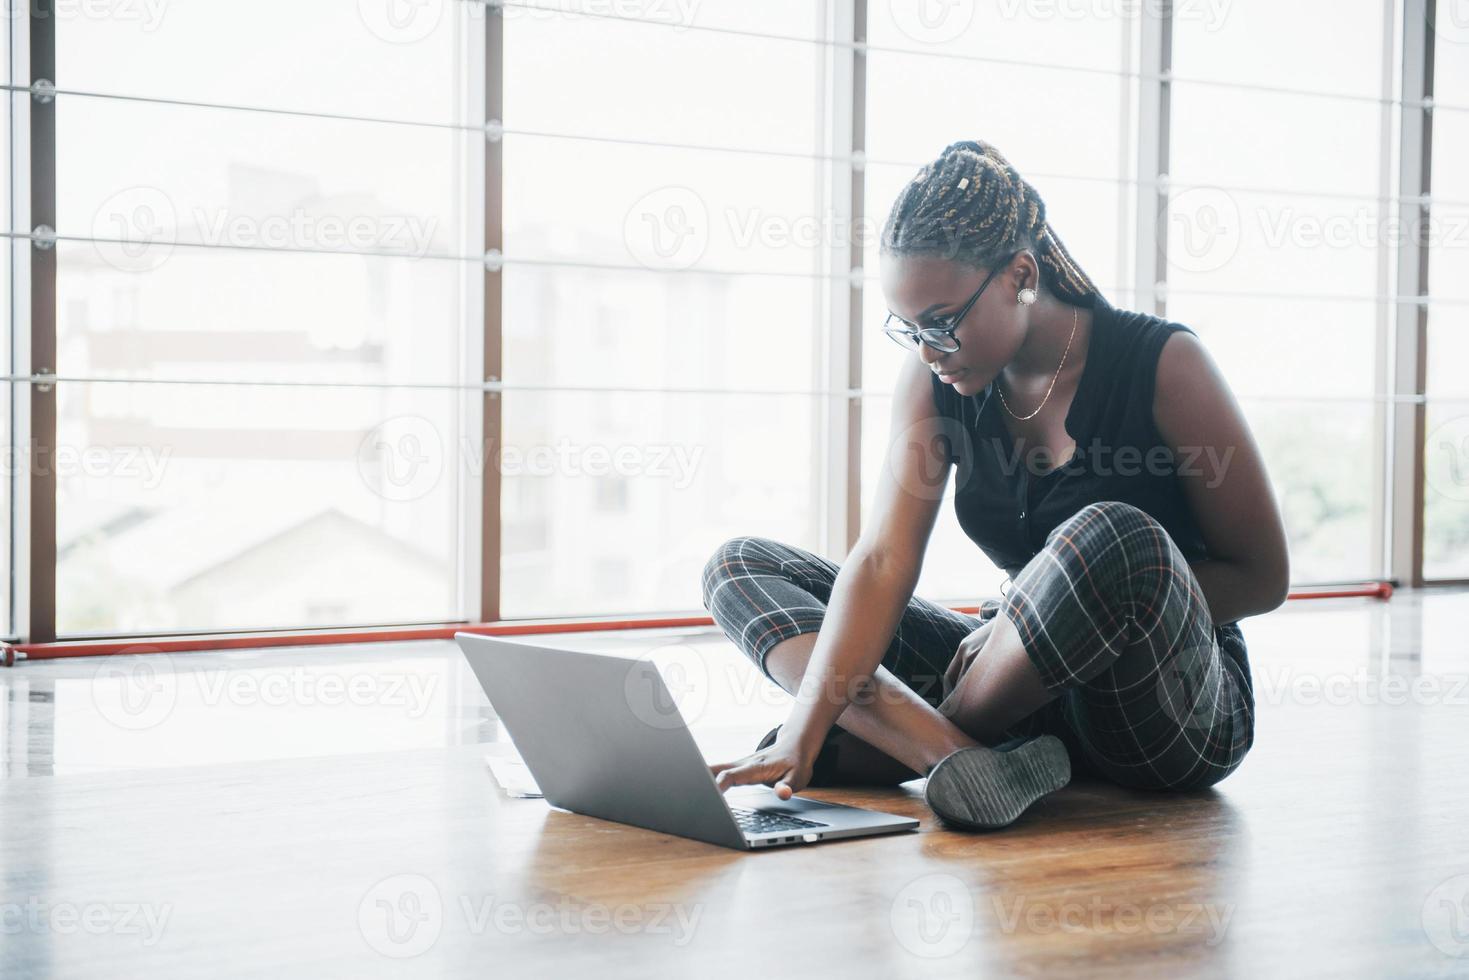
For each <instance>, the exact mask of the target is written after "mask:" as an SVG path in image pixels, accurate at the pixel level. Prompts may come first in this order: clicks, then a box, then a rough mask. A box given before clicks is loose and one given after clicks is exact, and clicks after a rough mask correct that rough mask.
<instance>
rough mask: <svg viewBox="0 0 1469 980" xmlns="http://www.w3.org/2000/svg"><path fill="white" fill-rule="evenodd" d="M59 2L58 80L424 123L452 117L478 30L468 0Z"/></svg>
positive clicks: (477, 13) (89, 88)
mask: <svg viewBox="0 0 1469 980" xmlns="http://www.w3.org/2000/svg"><path fill="white" fill-rule="evenodd" d="M58 8H59V16H58V17H57V22H56V61H57V64H58V65H64V66H65V72H64V76H63V77H64V80H65V86H64V87H65V88H68V89H74V90H78V91H85V92H102V93H109V94H125V95H138V96H146V97H149V98H162V99H185V100H191V101H201V102H219V103H227V104H236V105H249V106H263V107H269V108H283V109H301V110H309V111H316V112H338V113H347V114H352V115H365V116H374V117H378V118H391V119H414V120H422V121H431V122H448V121H450V120H451V119H452V118H453V116H454V113H455V100H454V98H453V95H452V93H454V92H455V91H456V87H457V86H459V85H462V84H463V75H464V72H465V63H464V57H465V56H464V53H463V52H462V49H461V45H462V43H463V38H464V37H466V36H467V33H468V31H470V30H472V29H477V30H479V31H480V32H483V19H482V18H483V13H482V11H483V7H482V6H481V5H480V4H478V3H458V2H428V3H393V2H390V0H363V2H361V3H293V2H291V0H263V2H257V3H252V4H249V5H248V6H245V5H235V4H221V3H218V2H217V0H168V2H166V3H159V2H153V3H142V2H139V3H129V4H112V5H108V6H104V5H100V4H85V3H67V4H58ZM101 11H105V12H106V15H105V16H98V15H97V14H98V12H101ZM14 23H20V24H21V25H22V26H23V25H24V22H23V21H19V22H14Z"/></svg>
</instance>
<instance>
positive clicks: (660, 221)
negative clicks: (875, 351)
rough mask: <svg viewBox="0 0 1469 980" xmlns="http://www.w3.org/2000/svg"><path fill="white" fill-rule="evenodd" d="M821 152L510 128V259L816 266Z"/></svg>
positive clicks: (663, 266)
mask: <svg viewBox="0 0 1469 980" xmlns="http://www.w3.org/2000/svg"><path fill="white" fill-rule="evenodd" d="M820 177H821V168H820V167H818V166H817V165H816V164H815V163H814V162H811V161H805V160H792V159H787V158H781V157H746V156H742V155H740V154H734V153H715V152H704V151H693V152H690V151H686V150H667V149H663V148H657V147H645V146H611V145H606V144H579V145H573V144H569V143H566V142H564V141H561V140H545V139H539V138H535V137H507V139H506V141H505V251H506V254H507V255H508V256H510V257H511V258H512V259H534V260H538V261H555V262H566V261H576V262H595V263H601V264H610V265H615V266H632V267H635V268H637V267H642V268H648V269H653V270H659V271H666V272H678V273H682V272H684V271H686V270H688V269H719V270H736V271H742V272H773V273H784V274H795V275H799V274H810V273H817V272H820V271H822V269H823V264H822V263H823V262H824V261H825V260H826V259H827V257H828V256H827V252H826V250H827V249H829V248H830V247H831V243H832V242H831V230H830V229H831V223H830V222H825V221H823V218H822V213H821V206H820V203H819V201H820V198H819V196H818V191H819V186H818V180H819V179H820Z"/></svg>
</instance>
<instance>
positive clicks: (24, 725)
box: [0, 589, 1469, 777]
mask: <svg viewBox="0 0 1469 980" xmlns="http://www.w3.org/2000/svg"><path fill="white" fill-rule="evenodd" d="M1466 622H1469V591H1466V590H1462V589H1457V590H1417V591H1400V592H1398V593H1397V594H1396V595H1395V596H1394V597H1393V598H1392V599H1391V600H1390V601H1387V602H1383V601H1380V600H1372V599H1330V600H1310V601H1298V602H1291V603H1287V604H1286V606H1285V607H1283V608H1282V609H1280V610H1277V611H1276V612H1273V613H1271V614H1269V615H1267V616H1263V617H1256V618H1252V619H1248V620H1245V621H1244V623H1243V624H1242V625H1243V628H1244V632H1245V637H1246V640H1247V642H1248V644H1249V649H1250V655H1251V662H1252V667H1253V670H1254V673H1255V676H1256V688H1257V699H1259V700H1261V701H1262V702H1264V703H1263V704H1262V709H1265V708H1268V707H1270V706H1271V703H1272V702H1273V703H1279V702H1295V701H1300V700H1301V699H1302V698H1303V697H1305V696H1306V694H1303V692H1306V693H1309V690H1308V689H1309V687H1310V685H1309V684H1306V683H1304V682H1308V681H1312V680H1313V679H1314V680H1315V681H1324V682H1326V686H1323V687H1318V689H1317V692H1316V693H1315V694H1314V695H1313V696H1315V697H1317V698H1318V699H1320V698H1329V697H1333V696H1336V697H1347V698H1349V699H1353V700H1355V701H1358V702H1360V701H1362V700H1363V699H1364V698H1366V697H1370V696H1372V692H1373V691H1375V690H1377V689H1378V688H1381V689H1382V690H1383V691H1386V690H1387V688H1388V687H1389V686H1390V685H1385V684H1384V682H1385V681H1388V680H1392V679H1400V680H1404V681H1412V680H1413V679H1415V678H1421V677H1423V676H1424V675H1425V674H1427V675H1435V676H1444V675H1447V676H1462V675H1464V674H1466V673H1469V641H1466V639H1465V636H1466V633H1465V630H1464V624H1465V623H1466ZM552 642H554V643H555V644H557V645H559V646H562V647H564V648H567V649H579V650H590V651H600V652H607V653H613V654H617V655H622V656H628V657H651V658H652V659H654V660H655V662H657V663H658V664H659V666H660V669H662V670H663V671H664V675H665V677H666V678H668V679H669V686H670V688H671V689H672V690H674V692H675V696H676V697H677V698H678V699H679V704H680V707H681V709H682V710H683V711H684V714H685V716H686V718H687V719H688V721H689V725H690V728H691V729H692V730H693V732H694V735H695V738H696V739H697V740H698V742H699V744H700V747H701V749H703V751H704V752H705V754H706V755H708V756H709V757H710V758H714V757H725V756H727V757H731V758H732V757H736V756H738V755H742V754H744V753H745V752H747V751H749V749H750V748H751V747H752V746H753V744H754V743H755V741H756V740H758V738H759V737H760V735H761V734H763V733H764V732H765V731H766V730H768V729H769V728H770V727H771V726H773V725H776V724H779V723H780V722H781V720H782V719H783V718H784V715H785V712H786V709H787V706H788V705H789V699H788V698H787V697H786V695H785V694H784V693H783V692H781V691H779V690H778V689H776V688H775V687H774V686H773V685H771V684H769V683H768V682H766V681H765V680H764V679H763V678H761V677H759V675H758V674H756V672H755V671H754V669H753V668H752V667H751V666H750V664H749V663H748V662H747V661H746V660H745V659H744V658H743V657H742V656H741V655H740V654H739V653H738V651H736V649H735V648H734V646H733V645H732V644H731V643H729V641H728V640H726V639H725V638H724V637H723V636H722V635H721V634H719V633H718V632H717V631H714V630H709V629H702V630H701V629H683V630H673V631H654V630H634V631H625V632H609V633H583V634H566V635H562V636H559V637H556V638H554V640H553V641H552ZM1364 691H1366V692H1367V693H1366V694H1364V693H1363V692H1364ZM1332 692H1335V693H1332ZM1343 692H1344V693H1343ZM504 740H505V735H504V732H503V729H502V728H501V727H500V725H499V723H498V722H497V721H496V719H495V717H494V715H493V713H492V712H491V711H490V708H489V704H488V702H487V701H486V699H485V697H484V695H483V693H482V692H481V691H480V689H479V687H478V685H477V683H476V682H475V679H474V677H473V675H472V674H471V673H470V671H469V670H468V669H467V667H466V666H465V664H464V661H463V658H462V657H461V656H460V654H459V651H458V648H457V647H456V646H455V645H454V644H453V643H452V642H450V641H416V642H404V643H383V644H371V645H345V646H338V647H297V648H274V649H269V650H258V651H228V652H219V653H193V654H171V655H170V654H150V655H145V656H132V657H126V656H124V657H106V658H82V659H74V660H57V661H37V662H32V663H21V664H19V665H18V666H16V667H14V668H11V669H9V670H0V772H3V775H5V776H10V777H16V776H49V775H67V774H72V773H86V772H103V771H114V770H122V769H132V768H150V767H164V766H189V765H208V764H217V763H227V762H240V761H249V760H266V759H286V758H301V757H313V756H332V755H348V754H357V753H367V752H385V751H398V750H408V749H423V748H433V747H442V746H452V745H465V744H475V743H492V742H498V741H504Z"/></svg>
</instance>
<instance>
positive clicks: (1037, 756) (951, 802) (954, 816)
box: [923, 735, 1071, 830]
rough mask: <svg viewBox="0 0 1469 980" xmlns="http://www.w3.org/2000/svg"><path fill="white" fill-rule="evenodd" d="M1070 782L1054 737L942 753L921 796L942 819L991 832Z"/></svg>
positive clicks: (1063, 748) (1062, 747) (1067, 766)
mask: <svg viewBox="0 0 1469 980" xmlns="http://www.w3.org/2000/svg"><path fill="white" fill-rule="evenodd" d="M1070 780H1071V759H1070V757H1069V756H1067V754H1066V746H1065V745H1063V744H1062V743H1061V740H1060V739H1059V738H1057V737H1056V736H1054V735H1041V736H1038V737H1036V738H1031V739H1025V740H1023V741H1020V742H1019V743H1018V744H1015V743H1007V745H1006V746H1005V747H1001V748H989V747H987V746H983V745H974V746H970V747H969V748H967V749H960V750H959V751H957V752H952V753H950V754H949V755H947V756H945V757H944V759H943V761H941V762H940V763H939V764H938V765H936V766H934V767H933V771H931V772H930V773H929V774H928V784H927V785H926V786H925V787H924V790H923V797H924V799H925V800H927V801H928V805H929V807H931V808H932V809H933V812H934V813H936V814H938V815H939V818H940V819H942V820H943V822H944V823H946V824H949V825H951V826H953V827H956V828H958V829H961V830H994V829H996V828H999V827H1005V826H1008V825H1009V824H1012V823H1014V822H1015V820H1016V818H1017V817H1019V816H1020V815H1021V814H1022V813H1024V812H1025V810H1026V809H1027V808H1028V807H1029V806H1030V805H1031V804H1032V803H1034V802H1035V801H1036V800H1038V799H1040V798H1041V797H1042V796H1045V795H1046V794H1047V793H1053V792H1055V791H1056V790H1058V789H1060V788H1061V787H1062V786H1065V785H1066V784H1067V783H1068V782H1070Z"/></svg>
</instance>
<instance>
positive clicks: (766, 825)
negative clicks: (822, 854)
mask: <svg viewBox="0 0 1469 980" xmlns="http://www.w3.org/2000/svg"><path fill="white" fill-rule="evenodd" d="M730 811H731V812H732V813H734V818H735V820H736V821H737V822H738V823H739V825H740V829H741V830H743V831H745V832H746V833H748V834H778V833H780V832H781V831H783V830H808V829H810V828H812V827H827V826H830V825H829V824H824V823H816V822H815V821H813V820H802V819H801V818H800V817H792V816H788V815H786V814H784V813H767V812H766V811H764V810H747V809H745V808H744V807H739V806H732V807H730Z"/></svg>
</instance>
